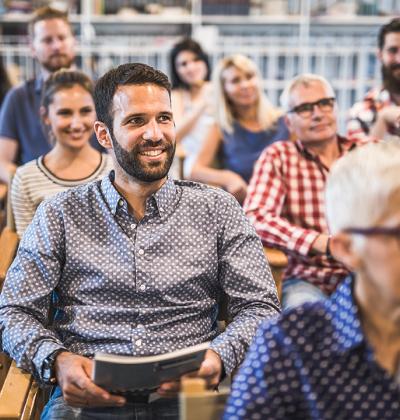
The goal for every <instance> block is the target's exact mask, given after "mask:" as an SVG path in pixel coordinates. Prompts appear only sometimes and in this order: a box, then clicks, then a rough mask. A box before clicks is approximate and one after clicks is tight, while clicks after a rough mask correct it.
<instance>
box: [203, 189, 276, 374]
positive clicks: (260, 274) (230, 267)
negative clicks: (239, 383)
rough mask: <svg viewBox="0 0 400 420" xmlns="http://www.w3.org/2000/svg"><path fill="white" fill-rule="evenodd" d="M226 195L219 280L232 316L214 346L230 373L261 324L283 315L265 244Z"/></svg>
mask: <svg viewBox="0 0 400 420" xmlns="http://www.w3.org/2000/svg"><path fill="white" fill-rule="evenodd" d="M223 194H224V199H223V200H222V205H219V209H218V210H217V213H218V216H217V217H218V219H219V220H217V221H216V223H217V225H218V226H220V232H219V235H218V238H219V239H218V260H219V283H220V285H221V288H222V290H223V291H224V292H225V293H226V294H227V296H228V301H229V303H228V312H229V316H230V318H231V319H232V322H230V323H229V324H228V326H227V328H226V330H225V331H224V332H223V333H222V334H220V335H219V336H218V337H217V338H215V339H214V340H213V342H212V345H211V348H212V349H213V350H215V351H216V352H217V353H218V354H219V355H220V357H221V359H222V362H223V365H224V369H225V372H226V373H227V374H230V373H231V372H232V370H233V369H234V368H236V367H237V366H238V365H239V364H240V363H241V362H242V360H243V359H244V356H245V353H246V351H247V349H248V347H249V345H250V343H251V341H252V339H253V337H254V334H255V332H256V329H257V327H258V325H259V323H260V322H261V321H262V319H264V318H272V317H275V316H277V315H278V314H279V300H278V297H277V292H276V287H275V282H274V280H273V278H272V274H271V270H270V268H269V266H268V263H267V260H266V258H265V255H264V252H263V248H262V244H261V242H260V239H259V238H258V236H257V234H256V232H255V230H254V228H253V227H252V226H251V224H250V223H249V221H248V220H247V219H246V217H245V215H244V213H243V210H242V209H241V208H240V206H239V204H238V203H237V201H236V200H235V199H234V198H233V197H232V196H229V195H228V194H227V193H223Z"/></svg>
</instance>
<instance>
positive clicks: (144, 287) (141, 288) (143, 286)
mask: <svg viewBox="0 0 400 420" xmlns="http://www.w3.org/2000/svg"><path fill="white" fill-rule="evenodd" d="M139 289H140V290H141V291H142V292H144V291H145V290H146V286H145V285H144V284H141V285H140V287H139Z"/></svg>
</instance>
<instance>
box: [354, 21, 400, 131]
mask: <svg viewBox="0 0 400 420" xmlns="http://www.w3.org/2000/svg"><path fill="white" fill-rule="evenodd" d="M377 55H378V59H379V60H380V61H381V65H382V81H383V84H382V86H381V87H380V88H375V89H372V90H371V91H369V92H368V93H367V95H366V96H365V98H364V99H363V101H361V102H358V103H356V104H355V105H354V106H353V107H352V108H351V110H350V113H349V117H350V119H349V122H348V126H347V129H348V135H349V136H350V137H351V136H354V135H356V136H366V135H367V136H371V137H376V138H385V137H387V136H400V18H396V19H393V20H392V21H390V22H389V23H388V24H386V25H384V26H382V28H381V29H380V31H379V35H378V54H377Z"/></svg>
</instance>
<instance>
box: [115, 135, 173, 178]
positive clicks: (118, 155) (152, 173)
mask: <svg viewBox="0 0 400 420" xmlns="http://www.w3.org/2000/svg"><path fill="white" fill-rule="evenodd" d="M110 136H111V140H112V143H113V148H114V154H115V159H116V160H117V162H118V164H119V166H120V167H121V169H122V170H123V171H124V172H125V173H127V174H128V175H130V176H131V177H132V178H135V179H137V180H139V181H142V182H148V183H150V182H154V181H159V180H160V179H163V178H165V177H166V176H167V174H168V171H169V169H170V167H171V165H172V161H173V159H174V155H175V142H174V143H170V142H168V141H163V140H160V141H158V142H153V141H148V140H143V142H141V143H138V144H137V145H135V146H134V147H133V148H132V149H131V150H130V151H128V150H126V149H124V148H123V147H122V146H121V145H120V144H119V143H118V141H117V139H116V138H115V137H114V133H112V132H111V130H110ZM160 146H162V148H163V149H164V152H165V153H166V158H165V159H164V161H163V162H148V163H145V164H143V163H141V158H140V153H141V151H142V150H143V149H144V148H147V149H151V148H154V147H160Z"/></svg>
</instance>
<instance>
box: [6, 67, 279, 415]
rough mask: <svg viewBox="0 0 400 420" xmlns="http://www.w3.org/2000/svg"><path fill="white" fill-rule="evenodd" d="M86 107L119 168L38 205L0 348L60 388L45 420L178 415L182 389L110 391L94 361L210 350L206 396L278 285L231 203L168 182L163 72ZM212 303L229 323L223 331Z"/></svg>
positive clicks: (114, 84)
mask: <svg viewBox="0 0 400 420" xmlns="http://www.w3.org/2000/svg"><path fill="white" fill-rule="evenodd" d="M95 104H96V113H97V118H98V121H96V123H95V131H96V135H97V138H98V140H99V142H100V143H101V144H102V146H103V147H105V148H107V149H109V150H110V152H111V154H112V156H113V159H114V163H115V171H112V172H111V173H110V175H109V176H107V177H106V178H104V179H103V180H101V181H96V182H94V183H91V184H88V185H87V186H83V187H79V188H75V189H71V190H69V191H68V192H66V193H61V194H59V195H58V196H56V197H55V198H54V199H50V200H48V201H46V202H44V203H42V204H41V206H40V207H39V208H38V210H37V212H36V215H35V217H34V219H33V222H32V223H31V225H30V226H29V227H28V230H27V231H26V233H25V235H24V237H23V239H22V241H21V243H20V246H19V249H18V253H17V256H16V259H15V261H14V263H13V265H12V266H11V268H10V270H9V271H8V275H7V279H6V281H5V286H4V288H3V293H2V295H1V298H0V330H3V349H4V350H5V351H6V352H7V353H9V354H10V355H11V356H12V358H14V359H15V360H16V361H17V364H18V365H19V366H21V367H22V368H24V369H27V370H29V371H30V372H32V373H33V374H34V375H35V377H36V378H37V379H38V380H39V381H40V382H41V383H49V382H51V383H57V384H58V387H57V388H56V390H55V392H54V393H53V395H52V398H51V400H50V402H49V403H48V405H47V408H46V409H45V412H44V413H43V417H42V419H51V418H55V416H56V415H57V417H56V418H57V419H69V418H96V419H103V418H107V419H108V418H111V417H107V416H111V415H112V414H114V416H115V417H113V418H118V419H128V418H129V419H130V418H137V419H142V418H145V419H152V418H154V419H163V418H168V419H172V418H178V407H177V399H176V398H174V397H176V392H177V391H178V389H179V383H178V382H169V383H164V384H162V385H161V386H160V387H159V389H158V390H157V395H153V394H148V393H147V394H142V395H128V396H124V397H122V396H120V395H119V396H117V395H112V394H110V393H109V392H107V391H106V390H104V389H102V388H99V387H98V386H96V385H95V384H94V383H93V382H92V381H91V373H92V369H93V362H92V360H91V359H90V357H91V356H93V354H95V353H96V352H105V353H113V354H128V355H134V356H144V355H152V354H161V353H166V352H169V351H173V350H177V349H180V348H184V347H187V346H190V345H194V344H199V343H202V342H205V341H209V340H210V341H211V345H210V349H209V350H207V352H206V356H205V360H204V362H203V364H202V365H201V368H200V370H199V371H198V375H199V376H200V377H203V378H205V379H206V380H207V381H208V384H209V386H210V387H216V386H217V385H218V383H219V381H220V380H221V378H222V377H223V376H224V375H226V374H230V373H231V372H232V370H233V369H235V368H236V367H237V366H238V365H239V364H240V362H241V361H242V360H243V358H244V355H245V352H246V349H247V347H248V345H249V343H250V341H251V340H252V337H253V335H254V332H255V330H256V328H257V326H258V324H259V322H260V321H261V320H262V319H263V318H265V317H267V318H270V317H273V316H275V315H277V314H278V312H279V309H278V308H279V303H278V299H277V295H276V289H275V286H274V282H273V279H272V276H271V272H270V270H269V267H268V264H267V262H266V260H265V257H264V255H263V250H262V245H261V242H260V240H259V238H258V237H257V235H256V233H255V230H254V228H252V226H251V225H250V223H249V222H248V220H247V219H246V217H245V216H244V214H243V211H242V210H241V208H240V206H239V204H238V203H237V202H236V200H235V199H234V198H233V197H232V196H231V195H230V194H228V193H226V192H224V191H222V190H221V189H217V188H212V187H208V186H205V185H201V184H196V183H193V182H189V181H173V180H171V179H170V178H167V173H168V170H169V168H170V166H171V163H172V160H173V156H174V150H175V125H174V122H173V119H172V111H171V99H170V84H169V81H168V78H167V76H165V75H164V74H163V73H161V72H160V71H157V70H155V69H153V68H152V67H149V66H147V65H144V64H138V63H134V64H125V65H122V66H119V67H118V68H116V69H113V70H111V71H109V72H108V73H106V74H105V75H104V76H103V77H102V78H101V79H100V80H99V81H98V83H97V85H96V88H95ZM53 291H55V292H56V294H57V299H56V300H53V305H54V306H55V310H56V316H55V319H54V322H53V325H52V329H51V330H50V329H48V328H47V327H46V326H47V325H48V324H47V323H46V317H47V314H48V311H49V306H50V301H51V299H50V297H51V294H52V292H53ZM222 293H226V294H227V295H228V298H229V299H228V300H229V304H228V312H229V313H230V317H231V318H232V321H231V322H230V324H229V325H228V326H227V328H226V330H225V331H224V332H223V333H219V331H218V329H217V324H216V316H217V303H218V301H220V299H221V296H222ZM166 397H170V398H166ZM77 410H80V411H79V413H80V414H79V415H78V414H77ZM74 415H76V416H77V417H73V416H74ZM79 416H80V417H79ZM135 416H136V417H135Z"/></svg>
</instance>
